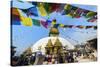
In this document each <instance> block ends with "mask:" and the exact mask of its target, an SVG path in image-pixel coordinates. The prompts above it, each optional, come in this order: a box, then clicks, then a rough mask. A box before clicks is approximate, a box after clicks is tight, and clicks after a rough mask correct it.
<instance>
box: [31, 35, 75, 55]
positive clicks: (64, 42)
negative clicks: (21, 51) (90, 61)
mask: <svg viewBox="0 0 100 67" xmlns="http://www.w3.org/2000/svg"><path fill="white" fill-rule="evenodd" d="M57 38H58V39H59V40H60V42H61V43H62V46H67V49H74V45H72V44H71V43H70V42H69V41H67V40H66V39H64V38H62V37H45V38H42V39H40V40H39V41H37V42H36V43H35V44H33V46H32V51H33V52H37V51H41V52H42V54H45V47H46V45H47V43H48V40H49V39H51V41H52V44H54V43H55V41H56V39H57ZM39 47H40V48H41V49H40V50H39Z"/></svg>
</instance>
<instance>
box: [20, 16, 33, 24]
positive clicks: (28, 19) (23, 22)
mask: <svg viewBox="0 0 100 67" xmlns="http://www.w3.org/2000/svg"><path fill="white" fill-rule="evenodd" d="M20 18H21V22H22V25H24V26H32V24H33V22H32V19H31V18H28V17H24V16H20Z"/></svg>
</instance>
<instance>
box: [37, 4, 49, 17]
mask: <svg viewBox="0 0 100 67" xmlns="http://www.w3.org/2000/svg"><path fill="white" fill-rule="evenodd" d="M38 10H39V12H40V15H41V16H47V12H46V10H45V8H44V4H43V3H39V4H38Z"/></svg>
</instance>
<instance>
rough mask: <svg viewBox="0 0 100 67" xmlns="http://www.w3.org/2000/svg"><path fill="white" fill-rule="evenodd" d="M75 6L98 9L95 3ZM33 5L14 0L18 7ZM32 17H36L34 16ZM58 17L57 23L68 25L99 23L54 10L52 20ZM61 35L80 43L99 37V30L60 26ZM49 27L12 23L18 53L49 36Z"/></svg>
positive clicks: (14, 43)
mask: <svg viewBox="0 0 100 67" xmlns="http://www.w3.org/2000/svg"><path fill="white" fill-rule="evenodd" d="M73 5H74V6H77V7H81V8H84V9H88V10H91V11H95V12H96V11H97V7H96V6H94V5H77V4H73ZM32 6H33V5H32V4H30V3H28V2H24V3H21V2H17V1H16V0H14V2H13V7H17V8H23V9H26V8H29V7H32ZM31 18H34V17H33V16H32V17H31ZM46 18H47V17H41V16H40V17H38V19H46ZM54 18H56V19H57V23H62V24H66V25H84V26H86V25H97V23H95V22H94V23H91V22H87V21H86V18H84V17H81V18H79V19H76V18H71V17H68V16H64V15H61V14H60V13H56V12H53V13H51V14H50V20H52V19H54ZM59 31H60V35H59V36H61V37H63V38H65V39H67V40H68V41H69V42H71V43H72V44H73V45H76V44H80V43H83V42H85V41H86V40H89V39H93V38H96V37H97V33H96V32H97V31H96V30H94V29H92V28H91V29H87V30H86V29H78V28H72V29H70V28H67V29H63V28H59ZM48 33H49V29H46V28H44V27H42V26H40V27H39V26H34V25H33V26H32V27H27V26H23V25H12V34H13V35H12V42H13V45H15V46H16V47H17V49H16V50H17V54H18V55H19V54H20V53H21V52H22V51H24V50H25V49H26V48H28V47H30V46H32V45H33V44H34V43H35V42H37V41H38V40H39V39H41V38H44V37H48Z"/></svg>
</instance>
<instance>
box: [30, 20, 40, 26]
mask: <svg viewBox="0 0 100 67" xmlns="http://www.w3.org/2000/svg"><path fill="white" fill-rule="evenodd" d="M32 22H33V25H36V26H40V21H39V20H36V19H32Z"/></svg>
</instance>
